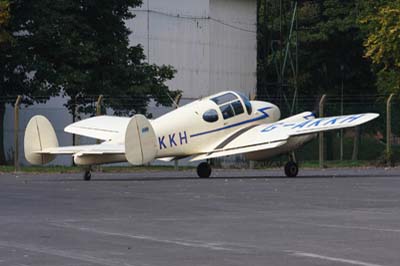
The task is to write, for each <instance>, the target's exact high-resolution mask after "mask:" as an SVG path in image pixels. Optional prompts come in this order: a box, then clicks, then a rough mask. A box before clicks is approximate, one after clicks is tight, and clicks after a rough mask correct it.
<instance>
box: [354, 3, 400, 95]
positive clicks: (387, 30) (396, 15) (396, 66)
mask: <svg viewBox="0 0 400 266" xmlns="http://www.w3.org/2000/svg"><path fill="white" fill-rule="evenodd" d="M368 11H369V12H366V13H365V14H364V16H363V17H362V18H361V19H360V22H361V24H363V25H365V29H366V31H367V32H368V37H367V38H366V40H365V42H364V46H365V57H367V58H370V59H371V61H372V63H373V64H374V65H375V69H376V71H377V73H378V82H377V85H378V87H379V89H380V90H381V91H382V92H383V93H391V92H394V93H399V92H400V1H398V0H396V1H386V2H384V3H380V5H377V6H375V8H373V9H370V10H368Z"/></svg>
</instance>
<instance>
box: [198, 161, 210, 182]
mask: <svg viewBox="0 0 400 266" xmlns="http://www.w3.org/2000/svg"><path fill="white" fill-rule="evenodd" d="M197 175H198V176H199V177H200V178H209V177H210V175H211V166H210V165H209V164H208V163H206V162H203V163H201V164H199V165H198V166H197Z"/></svg>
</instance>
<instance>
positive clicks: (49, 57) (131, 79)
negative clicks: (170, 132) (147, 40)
mask: <svg viewBox="0 0 400 266" xmlns="http://www.w3.org/2000/svg"><path fill="white" fill-rule="evenodd" d="M141 3H142V2H141V0H124V1H120V0H91V1H68V0H62V1H53V0H42V1H26V0H19V1H16V4H15V6H14V7H15V8H16V10H18V13H19V14H20V17H21V21H20V22H19V24H20V25H22V27H21V28H22V29H24V30H26V31H28V32H29V33H30V34H29V35H25V36H23V37H21V42H23V43H24V45H25V47H26V48H28V50H29V51H30V55H29V56H30V60H32V61H37V63H36V65H37V70H36V71H37V72H36V74H35V79H36V80H38V81H39V82H41V83H42V84H48V85H49V86H51V87H52V88H56V89H60V91H61V94H62V95H63V96H65V97H68V98H69V100H68V103H67V108H68V109H69V111H70V113H71V114H72V115H73V120H75V114H76V111H77V112H78V113H79V112H86V113H87V112H91V111H92V104H91V103H92V99H89V98H88V97H87V96H90V95H99V94H105V95H114V96H115V95H118V96H119V99H118V100H114V99H109V98H106V101H105V103H106V104H107V105H108V106H110V107H112V108H114V109H115V110H116V111H117V112H118V113H129V114H132V113H139V112H145V109H146V108H145V107H146V106H147V103H148V102H149V100H150V98H151V97H155V99H156V102H158V103H161V104H170V103H171V101H170V100H169V98H168V97H167V94H172V97H173V96H174V94H175V93H176V92H170V91H169V90H168V87H167V86H166V85H165V84H164V82H165V81H166V80H169V79H171V78H173V76H174V73H175V70H174V69H173V68H172V67H170V66H157V65H149V64H148V63H146V62H145V56H144V54H143V49H142V47H141V46H140V45H137V46H132V47H130V46H129V39H128V37H129V35H130V34H131V31H130V30H129V29H128V28H127V27H126V25H125V21H126V20H128V19H132V18H133V17H134V15H133V14H132V12H131V8H134V7H136V6H138V5H140V4H141ZM32 21H33V23H32ZM132 98H134V99H135V100H134V101H132ZM121 102H123V104H121Z"/></svg>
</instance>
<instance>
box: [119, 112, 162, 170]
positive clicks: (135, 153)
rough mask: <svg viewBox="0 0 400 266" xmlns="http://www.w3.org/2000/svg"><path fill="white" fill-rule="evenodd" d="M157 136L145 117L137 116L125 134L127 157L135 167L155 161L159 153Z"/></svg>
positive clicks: (130, 122)
mask: <svg viewBox="0 0 400 266" xmlns="http://www.w3.org/2000/svg"><path fill="white" fill-rule="evenodd" d="M156 140H157V138H156V134H155V132H154V129H153V127H152V125H151V124H150V122H149V120H147V118H146V117H145V116H144V115H135V116H133V117H132V118H131V120H130V121H129V124H128V126H127V128H126V132H125V157H126V159H127V160H128V162H129V163H131V164H133V165H143V164H146V163H149V162H151V161H152V160H154V158H155V156H156V153H157V146H156V144H157V143H156Z"/></svg>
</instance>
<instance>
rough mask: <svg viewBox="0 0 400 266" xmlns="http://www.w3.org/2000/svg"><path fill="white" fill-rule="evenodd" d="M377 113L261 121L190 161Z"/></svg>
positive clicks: (262, 146)
mask: <svg viewBox="0 0 400 266" xmlns="http://www.w3.org/2000/svg"><path fill="white" fill-rule="evenodd" d="M297 116H299V115H297ZM297 116H295V117H297ZM378 116H379V114H375V113H365V114H355V115H344V116H334V117H323V118H317V119H307V118H306V117H303V116H302V115H301V117H303V118H302V120H301V121H298V122H295V121H293V119H290V118H288V119H284V120H281V121H278V122H276V123H272V124H262V125H258V126H256V127H252V128H248V129H247V130H243V132H238V133H239V134H236V136H235V135H233V136H231V137H229V138H227V139H226V140H224V141H223V142H221V144H220V145H218V146H217V147H216V148H215V149H214V150H212V151H209V152H207V153H203V154H200V155H197V156H195V157H194V158H192V160H191V161H198V160H204V159H210V158H215V157H220V156H227V155H234V154H241V153H247V152H253V151H260V150H267V149H272V148H276V147H279V146H282V145H284V144H285V143H286V142H287V141H288V140H289V138H291V137H294V136H300V135H308V134H314V133H318V132H323V131H330V130H336V129H342V128H348V127H355V126H359V125H361V124H364V123H366V122H368V121H371V120H373V119H375V118H377V117H378Z"/></svg>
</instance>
